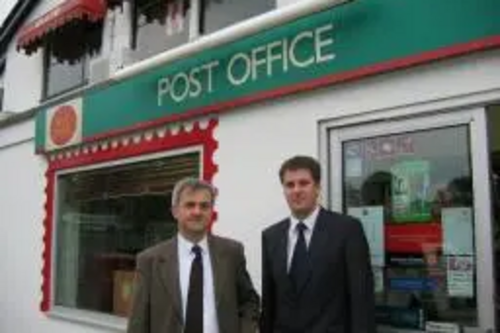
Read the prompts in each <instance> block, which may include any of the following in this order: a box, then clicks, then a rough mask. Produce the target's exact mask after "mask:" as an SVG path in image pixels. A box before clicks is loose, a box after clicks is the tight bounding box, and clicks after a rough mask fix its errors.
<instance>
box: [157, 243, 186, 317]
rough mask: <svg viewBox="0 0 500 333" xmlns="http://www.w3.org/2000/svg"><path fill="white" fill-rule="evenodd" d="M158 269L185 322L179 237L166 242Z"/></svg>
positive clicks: (176, 309)
mask: <svg viewBox="0 0 500 333" xmlns="http://www.w3.org/2000/svg"><path fill="white" fill-rule="evenodd" d="M158 269H159V271H160V276H161V280H162V282H163V285H164V286H165V289H166V292H167V293H168V294H169V295H170V299H171V300H172V306H173V308H174V310H175V312H176V314H177V315H178V317H179V319H180V321H181V322H183V315H182V299H181V286H180V283H179V256H178V249H177V237H175V238H174V239H172V241H171V242H168V243H167V244H166V248H165V251H164V254H163V256H162V257H161V258H160V263H159V265H158Z"/></svg>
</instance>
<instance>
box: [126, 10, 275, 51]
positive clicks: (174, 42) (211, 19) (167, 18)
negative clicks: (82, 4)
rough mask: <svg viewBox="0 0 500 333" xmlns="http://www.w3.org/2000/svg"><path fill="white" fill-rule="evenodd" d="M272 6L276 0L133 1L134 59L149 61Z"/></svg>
mask: <svg viewBox="0 0 500 333" xmlns="http://www.w3.org/2000/svg"><path fill="white" fill-rule="evenodd" d="M275 6H276V5H275V0H252V1H239V0H151V1H147V0H136V1H135V11H134V30H135V34H134V45H135V54H136V58H137V59H138V60H142V59H145V58H148V57H150V56H152V55H154V54H157V53H160V52H163V51H165V50H168V49H172V48H174V47H177V46H179V45H182V44H185V43H187V42H188V41H189V40H192V39H194V38H196V37H198V36H200V35H204V34H209V33H212V32H215V31H217V30H220V29H222V28H225V27H228V26H230V25H232V24H235V23H238V22H241V21H244V20H246V19H249V18H251V17H254V16H256V15H259V14H262V13H265V12H267V11H270V10H272V9H274V8H275Z"/></svg>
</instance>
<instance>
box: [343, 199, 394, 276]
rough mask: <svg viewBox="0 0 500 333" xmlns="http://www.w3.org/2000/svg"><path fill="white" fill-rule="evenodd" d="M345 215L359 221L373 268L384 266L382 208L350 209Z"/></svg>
mask: <svg viewBox="0 0 500 333" xmlns="http://www.w3.org/2000/svg"><path fill="white" fill-rule="evenodd" d="M347 214H348V215H351V216H353V217H355V218H357V219H358V220H360V221H361V224H362V226H363V230H364V232H365V236H366V239H367V240H368V244H369V246H370V253H371V263H372V265H373V266H378V267H382V266H384V265H385V246H384V245H385V241H384V207H383V206H366V207H350V208H348V210H347Z"/></svg>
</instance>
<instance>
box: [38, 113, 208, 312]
mask: <svg viewBox="0 0 500 333" xmlns="http://www.w3.org/2000/svg"><path fill="white" fill-rule="evenodd" d="M217 125H218V121H217V120H216V119H210V120H209V121H208V126H207V127H206V128H205V129H202V128H201V127H200V123H199V122H195V123H194V124H193V129H192V130H191V131H186V129H185V128H184V127H183V126H182V127H181V128H180V130H179V132H178V133H176V134H173V133H172V132H170V131H168V130H167V132H166V133H165V136H164V137H160V136H159V135H158V134H157V133H156V132H155V133H154V134H153V136H152V137H151V139H150V140H146V139H145V138H142V139H141V142H139V143H133V142H130V143H129V144H128V145H124V144H123V143H122V142H121V141H120V142H119V144H118V146H116V147H115V148H111V147H108V148H107V149H102V147H99V149H98V150H97V151H96V152H89V153H83V152H80V154H78V156H75V155H74V154H73V155H72V156H71V157H68V158H61V159H54V160H51V161H50V162H49V168H48V170H47V172H46V173H45V178H46V182H47V183H46V184H47V186H46V188H45V219H44V223H43V225H44V236H43V244H44V249H43V253H42V262H43V264H42V301H41V303H40V310H41V311H42V312H47V311H48V310H49V309H50V304H51V296H52V294H51V292H52V290H51V286H52V247H53V229H54V223H53V221H54V200H55V198H54V191H55V185H56V179H55V174H56V172H57V171H59V170H63V169H69V168H75V167H81V166H86V165H92V164H96V163H103V162H108V161H115V160H119V159H123V158H130V157H134V156H140V155H145V154H151V153H156V152H160V151H165V150H171V149H180V148H187V147H193V146H201V147H203V149H202V161H203V179H204V180H206V181H209V182H212V181H213V177H214V176H215V174H216V173H217V171H218V166H217V165H216V164H215V162H214V160H213V157H214V153H215V151H216V150H217V148H218V142H217V140H215V138H214V129H215V127H216V126H217ZM131 141H132V140H131ZM216 218H217V212H214V216H213V221H212V223H213V222H215V220H216Z"/></svg>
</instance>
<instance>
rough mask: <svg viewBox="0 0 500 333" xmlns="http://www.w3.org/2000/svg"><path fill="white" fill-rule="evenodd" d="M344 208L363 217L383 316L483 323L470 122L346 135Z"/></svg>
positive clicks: (403, 322) (414, 322)
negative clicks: (357, 137)
mask: <svg viewBox="0 0 500 333" xmlns="http://www.w3.org/2000/svg"><path fill="white" fill-rule="evenodd" d="M342 154H343V196H344V198H343V204H344V211H345V212H346V213H348V214H350V215H353V216H355V217H357V218H358V219H359V220H360V221H361V222H362V224H363V227H364V230H365V234H366V236H367V239H368V242H369V245H370V251H371V256H372V265H373V269H374V277H375V293H376V297H377V321H378V323H379V324H382V325H388V326H392V327H399V328H407V329H417V330H424V329H425V327H426V323H446V322H451V323H458V324H460V325H465V326H477V324H478V318H477V310H476V309H477V305H476V258H475V251H474V211H473V203H474V202H473V194H472V193H473V192H472V169H471V168H472V166H471V161H470V159H471V157H470V144H469V137H468V126H466V125H463V126H454V127H446V128H439V129H432V130H425V131H417V132H408V133H400V134H396V135H387V136H379V137H370V138H364V139H360V140H350V141H344V142H343V149H342Z"/></svg>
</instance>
